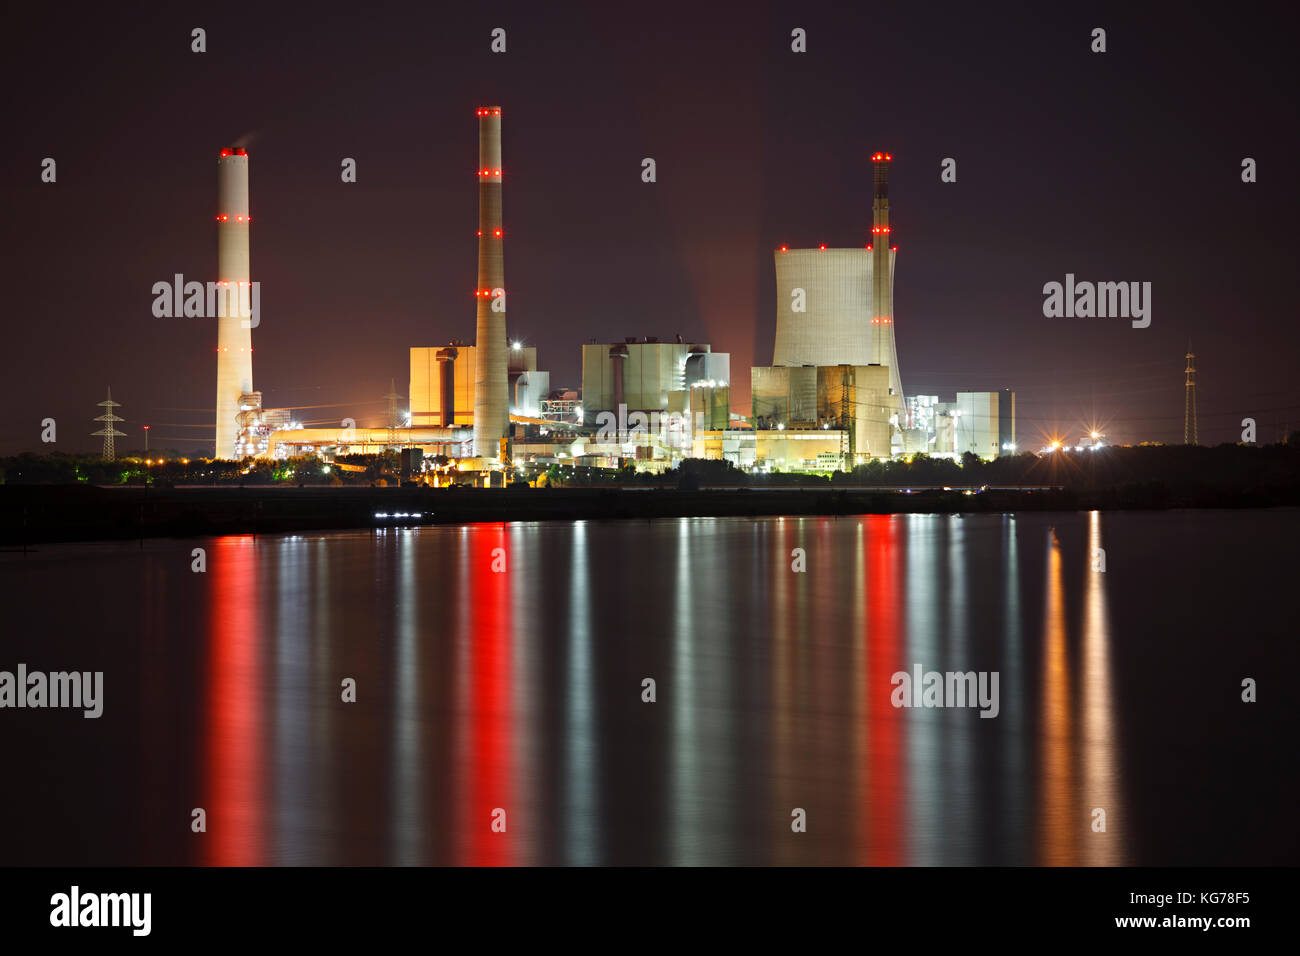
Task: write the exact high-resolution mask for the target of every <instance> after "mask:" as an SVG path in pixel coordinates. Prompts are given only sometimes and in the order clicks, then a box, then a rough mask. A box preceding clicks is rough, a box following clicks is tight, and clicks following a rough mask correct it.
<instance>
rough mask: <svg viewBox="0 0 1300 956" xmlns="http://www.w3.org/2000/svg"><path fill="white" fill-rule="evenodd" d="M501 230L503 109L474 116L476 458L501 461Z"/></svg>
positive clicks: (505, 399)
mask: <svg viewBox="0 0 1300 956" xmlns="http://www.w3.org/2000/svg"><path fill="white" fill-rule="evenodd" d="M503 242H504V237H503V230H502V226H501V108H500V107H499V106H488V107H481V108H480V109H479V110H478V286H477V287H476V288H475V290H474V296H475V298H476V300H477V305H478V321H477V325H476V329H475V336H474V345H475V349H474V365H475V367H474V455H475V457H478V458H499V457H500V456H501V440H502V439H503V438H505V437H506V431H507V428H508V426H509V416H510V404H509V403H510V388H509V381H508V371H509V369H508V361H507V359H508V352H507V351H506V290H505V256H504V254H503V252H502V244H503Z"/></svg>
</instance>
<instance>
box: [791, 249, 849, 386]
mask: <svg viewBox="0 0 1300 956" xmlns="http://www.w3.org/2000/svg"><path fill="white" fill-rule="evenodd" d="M872 263H873V259H872V255H871V253H869V252H867V250H865V249H788V250H784V249H783V250H778V251H777V253H776V347H775V349H774V350H773V354H772V364H773V365H868V364H870V363H871V362H872V361H873V359H872V358H871V347H872V331H873V329H874V326H872V324H871V289H872V281H871V280H872V272H871V270H872Z"/></svg>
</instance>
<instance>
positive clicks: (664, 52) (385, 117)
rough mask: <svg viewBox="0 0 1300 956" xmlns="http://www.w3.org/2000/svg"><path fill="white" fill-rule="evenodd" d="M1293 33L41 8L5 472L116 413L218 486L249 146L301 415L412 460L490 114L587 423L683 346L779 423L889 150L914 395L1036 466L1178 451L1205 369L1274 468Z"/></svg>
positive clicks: (870, 20)
mask: <svg viewBox="0 0 1300 956" xmlns="http://www.w3.org/2000/svg"><path fill="white" fill-rule="evenodd" d="M1283 9H1284V7H1283V6H1282V5H1265V6H1261V7H1260V8H1252V7H1250V6H1248V5H1243V4H1230V5H1218V6H1215V7H1211V8H1210V10H1211V11H1212V13H1202V12H1197V11H1195V10H1192V9H1188V8H1186V7H1184V6H1172V5H1170V6H1168V7H1165V8H1164V9H1162V10H1156V11H1139V12H1135V11H1132V10H1130V9H1128V8H1127V5H1121V4H1117V5H1113V6H1104V5H1097V4H1080V5H1073V6H1070V7H1066V8H1058V7H1057V5H1035V6H1033V7H1028V6H1006V7H1002V6H997V5H991V4H963V5H962V8H961V10H960V12H945V10H944V8H943V5H934V4H900V3H893V4H871V3H854V4H851V5H850V4H842V5H840V4H808V3H783V4H763V3H745V4H737V5H725V6H724V5H706V4H680V5H677V4H667V3H660V2H652V3H640V4H619V3H600V4H597V3H592V4H538V3H535V2H534V3H528V4H519V5H510V4H503V3H492V4H483V3H461V4H407V5H387V4H375V3H364V4H363V3H356V4H346V5H343V4H310V5H302V6H300V7H298V8H289V9H284V10H269V9H267V7H266V5H260V4H200V5H194V6H192V7H188V8H187V7H186V5H184V4H165V5H161V4H160V5H158V6H157V8H156V9H154V10H137V9H135V5H129V4H113V5H100V6H99V7H97V8H95V12H92V13H83V12H81V11H79V10H77V11H74V10H72V9H70V8H62V7H59V6H55V5H41V4H25V5H23V9H22V10H21V11H20V12H16V13H15V12H12V11H11V12H9V13H7V14H6V21H7V22H6V24H5V31H4V32H5V36H6V40H7V43H6V57H5V62H4V64H3V66H0V70H2V71H3V76H4V89H5V91H6V101H7V102H6V106H7V110H6V112H7V114H8V117H9V122H8V123H7V129H8V132H9V135H10V141H9V143H8V145H7V148H6V149H5V150H4V151H3V155H2V158H0V172H2V175H0V188H3V191H4V208H5V211H6V215H5V217H4V225H5V229H6V232H7V236H6V239H5V243H4V248H5V263H6V268H5V275H6V283H5V286H6V291H7V299H8V302H9V306H10V308H9V309H8V316H7V319H6V333H7V336H6V346H7V347H6V348H5V350H4V356H3V360H4V367H5V372H6V379H7V383H6V388H5V391H4V395H5V401H4V403H3V407H2V409H0V453H2V454H14V453H17V452H19V451H23V450H38V451H41V450H44V451H48V450H52V449H58V450H61V451H89V450H93V449H96V448H98V447H99V439H95V438H92V437H90V434H89V433H90V432H91V431H93V430H94V429H95V428H97V427H99V426H98V425H97V424H95V423H93V422H92V421H91V419H92V418H93V416H94V415H96V414H99V409H97V408H96V407H95V403H96V402H97V401H100V400H101V399H102V398H103V396H104V388H105V386H108V385H111V386H112V388H113V397H114V398H115V399H117V400H118V401H120V402H122V403H123V407H122V408H121V409H120V410H119V414H121V415H123V416H124V417H125V418H126V419H127V424H126V425H125V426H124V428H123V430H124V431H126V432H127V433H128V436H129V437H128V438H127V439H119V442H118V447H119V449H122V448H138V447H140V446H141V444H142V443H141V441H140V436H141V432H140V425H141V424H142V423H150V424H151V425H152V426H153V430H152V431H151V440H150V441H151V446H152V447H173V448H177V449H181V450H183V451H186V452H188V453H197V452H201V451H202V450H203V447H204V442H207V443H208V445H207V447H208V449H209V451H210V448H211V444H210V443H211V441H212V412H211V409H212V406H213V404H214V398H215V394H214V393H215V375H216V362H215V354H214V348H215V343H216V323H215V321H213V320H205V319H193V318H191V319H184V318H171V319H158V318H155V317H154V316H153V315H152V312H151V305H152V302H153V294H152V292H151V287H152V285H153V283H155V282H157V281H161V280H168V281H169V280H170V279H171V277H172V275H173V274H174V273H177V272H180V273H184V274H185V276H186V278H187V279H190V278H192V279H199V280H203V281H206V280H208V279H215V278H216V274H215V273H216V229H217V227H216V224H215V222H214V221H213V216H214V214H215V213H216V212H217V210H216V160H217V154H218V151H219V150H220V149H221V147H224V146H232V145H243V146H246V147H247V149H248V152H249V156H250V178H251V189H252V215H253V219H254V224H253V227H252V273H253V278H254V279H256V280H259V281H260V282H261V284H262V301H261V312H262V314H261V324H260V326H259V327H258V329H257V330H256V331H255V332H254V336H253V341H254V347H255V354H254V382H255V385H256V386H257V387H258V388H260V389H261V390H262V391H263V395H264V402H265V404H266V405H267V406H268V407H283V406H286V405H288V406H301V407H302V409H301V411H299V412H298V417H300V418H301V419H303V420H305V421H307V422H309V423H318V424H322V425H337V424H338V423H339V421H340V420H341V419H342V418H343V417H345V416H352V417H355V418H356V420H357V422H358V424H361V425H370V424H381V422H382V420H383V418H384V415H385V408H386V403H385V401H384V399H383V398H382V396H383V395H384V394H385V393H386V392H387V391H388V388H389V380H390V379H395V380H396V383H397V388H398V391H399V392H403V393H405V391H406V390H407V381H408V376H409V366H408V355H407V349H408V348H409V347H411V346H429V345H442V344H445V343H446V342H447V341H448V340H450V339H452V338H461V339H465V340H467V341H472V339H473V335H474V297H473V289H474V286H475V261H476V260H475V248H476V247H475V236H474V231H475V228H476V217H477V187H476V177H475V172H474V171H475V168H476V161H477V120H476V117H475V115H474V110H475V107H477V106H479V105H487V104H494V105H500V106H502V108H503V149H504V168H505V176H504V184H505V186H504V209H505V227H506V260H505V262H506V288H507V289H508V293H509V301H510V309H509V313H508V321H509V335H510V337H511V338H521V339H523V340H525V341H526V342H527V343H529V344H531V345H536V346H538V348H539V364H540V365H541V367H543V368H547V369H550V370H551V373H552V374H551V381H552V385H553V386H560V385H570V386H574V387H578V386H580V385H581V377H580V371H579V358H580V346H581V345H582V344H583V343H585V342H590V341H592V340H597V341H601V342H608V341H614V340H619V339H621V338H622V337H623V336H628V335H638V336H640V335H658V336H660V337H661V338H665V339H668V340H671V339H672V336H673V335H674V334H676V333H680V334H682V335H683V337H684V338H686V339H687V340H702V341H707V342H709V343H711V344H712V346H713V348H714V349H715V350H717V351H724V352H730V353H731V356H732V360H731V361H732V369H733V378H734V379H735V380H736V388H735V394H734V396H733V410H739V411H741V412H742V413H748V410H749V409H748V404H749V394H748V392H749V381H748V380H749V372H748V369H749V367H750V366H751V365H753V364H768V363H770V362H771V359H772V344H773V333H774V328H775V301H774V300H775V279H774V276H773V267H772V253H773V250H774V249H775V248H776V247H777V246H779V245H781V244H782V243H786V244H788V245H790V246H791V247H801V246H815V245H817V244H819V243H826V244H827V245H829V246H853V245H861V244H865V243H866V242H867V241H868V240H869V238H870V225H871V164H870V162H869V156H870V154H871V153H872V152H874V151H876V150H888V151H890V152H891V153H892V154H893V156H894V162H893V164H892V169H891V189H890V195H891V207H892V208H891V212H892V222H893V226H894V239H895V241H896V244H897V245H898V246H899V254H898V265H897V272H896V285H895V315H896V322H897V336H898V351H899V357H900V364H901V372H902V379H903V385H904V389H905V390H906V391H907V393H908V394H913V393H938V394H939V395H940V396H941V398H948V399H950V398H951V397H952V396H951V394H950V393H951V392H953V391H955V390H957V389H962V390H984V389H995V388H1001V387H1010V388H1012V389H1014V390H1015V391H1016V393H1017V412H1018V427H1017V431H1018V434H1019V436H1020V437H1021V441H1022V446H1026V445H1033V446H1035V447H1036V446H1037V443H1038V441H1039V439H1040V438H1042V437H1044V436H1046V435H1047V434H1048V433H1049V432H1053V431H1056V430H1059V431H1060V432H1062V433H1063V435H1064V436H1065V437H1068V438H1074V437H1077V436H1078V434H1080V433H1081V432H1082V430H1084V429H1085V428H1086V427H1087V426H1090V425H1091V424H1093V422H1094V421H1095V422H1097V423H1099V424H1101V425H1102V426H1104V429H1105V431H1106V432H1107V434H1108V435H1109V436H1110V438H1111V439H1112V440H1114V441H1141V440H1152V441H1172V442H1177V441H1181V440H1182V428H1183V388H1182V382H1183V375H1182V368H1183V353H1184V352H1185V351H1186V348H1187V345H1188V342H1189V341H1190V342H1191V345H1192V348H1193V350H1194V351H1195V352H1196V354H1197V365H1198V368H1199V369H1200V374H1199V383H1200V384H1199V406H1200V438H1201V441H1202V443H1207V444H1212V443H1218V442H1221V441H1235V440H1238V439H1239V437H1240V431H1241V426H1240V421H1241V419H1242V418H1245V417H1253V418H1255V419H1256V420H1257V422H1258V425H1259V440H1260V441H1275V440H1277V439H1278V438H1279V437H1280V434H1281V430H1282V429H1283V427H1285V426H1289V427H1290V429H1291V430H1295V429H1297V428H1300V384H1297V380H1296V376H1295V375H1294V373H1293V370H1294V366H1295V363H1296V362H1297V361H1298V360H1300V332H1298V331H1297V325H1296V308H1295V305H1294V286H1295V283H1296V277H1297V269H1296V254H1297V241H1296V213H1297V208H1298V204H1297V193H1298V192H1300V190H1298V188H1297V171H1296V163H1297V156H1298V155H1300V154H1298V152H1297V145H1298V144H1297V139H1298V138H1300V137H1298V136H1297V124H1296V112H1297V110H1296V101H1295V100H1296V97H1295V91H1296V84H1295V75H1294V51H1293V49H1292V48H1291V45H1292V43H1293V35H1292V32H1291V31H1290V29H1289V25H1290V24H1289V22H1288V21H1284V20H1282V19H1278V18H1280V17H1281V16H1282V14H1281V13H1280V12H1279V11H1281V10H1283ZM196 26H199V27H203V28H205V29H206V30H207V46H208V52H206V53H204V54H195V53H192V52H190V42H191V40H190V31H191V29H192V28H193V27H196ZM498 26H499V27H503V28H505V29H506V31H507V44H508V52H506V53H505V54H503V55H498V54H493V53H492V52H490V49H489V44H490V39H491V37H490V34H491V31H492V29H493V28H494V27H498ZM1098 26H1100V27H1104V28H1105V29H1106V30H1107V44H1108V52H1106V53H1105V54H1094V53H1092V52H1090V50H1089V46H1090V42H1091V36H1090V35H1091V31H1092V29H1093V28H1094V27H1098ZM795 27H802V28H804V29H805V30H806V31H807V37H808V52H807V53H806V54H795V53H792V52H791V50H790V32H791V30H792V29H793V28H795ZM47 156H48V157H53V158H54V159H55V160H56V161H57V164H58V165H57V171H58V181H57V182H56V183H54V184H44V183H42V182H41V181H40V173H41V161H42V159H43V158H45V157H47ZM1248 156H1249V157H1253V158H1254V159H1255V160H1256V161H1257V162H1258V182H1256V183H1253V184H1244V183H1243V182H1242V181H1241V161H1242V159H1243V157H1248ZM344 157H353V158H355V159H356V161H357V171H358V182H357V183H356V184H344V183H342V182H341V181H340V175H339V173H340V162H341V161H342V159H343V158H344ZM643 157H653V158H654V159H655V160H656V163H657V167H658V182H656V183H654V184H646V183H643V182H642V181H641V160H642V158H643ZM945 157H953V158H955V159H956V160H957V172H958V181H957V182H956V183H955V184H946V183H942V182H941V181H940V176H939V174H940V162H941V160H942V159H943V158H945ZM1067 272H1073V273H1074V274H1075V275H1076V277H1077V278H1078V279H1080V280H1084V279H1086V280H1092V281H1149V282H1151V283H1152V285H1153V312H1152V323H1151V326H1150V327H1149V328H1147V329H1134V328H1132V327H1131V326H1130V324H1129V322H1128V321H1127V320H1124V319H1097V318H1092V319H1080V318H1056V319H1048V318H1045V317H1044V316H1043V313H1042V304H1043V294H1042V287H1043V284H1044V283H1045V282H1049V281H1053V280H1055V281H1058V282H1059V281H1063V280H1064V277H1065V274H1066V273H1067ZM46 417H53V418H55V419H56V420H57V422H58V438H59V441H58V443H57V445H55V446H50V445H42V444H41V442H40V431H41V426H40V423H41V420H42V419H43V418H46Z"/></svg>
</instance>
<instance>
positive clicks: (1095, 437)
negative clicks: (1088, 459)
mask: <svg viewBox="0 0 1300 956" xmlns="http://www.w3.org/2000/svg"><path fill="white" fill-rule="evenodd" d="M1100 437H1101V432H1093V433H1092V440H1093V441H1096V440H1097V439H1098V438H1100Z"/></svg>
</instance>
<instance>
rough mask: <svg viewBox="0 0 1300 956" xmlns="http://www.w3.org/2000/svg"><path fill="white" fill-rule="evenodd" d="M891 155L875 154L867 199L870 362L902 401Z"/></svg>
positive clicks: (872, 158) (872, 160) (872, 159)
mask: <svg viewBox="0 0 1300 956" xmlns="http://www.w3.org/2000/svg"><path fill="white" fill-rule="evenodd" d="M893 158H894V157H892V156H891V155H889V153H876V154H875V155H873V156H872V157H871V162H872V163H873V166H874V172H875V176H874V179H875V190H874V198H873V199H872V202H871V272H872V275H871V293H872V295H871V301H872V313H871V315H872V318H871V361H872V362H873V363H874V364H876V365H887V366H889V387H890V388H891V389H892V390H893V393H894V394H895V395H897V396H899V402H900V403H901V402H902V400H903V399H902V396H903V382H902V376H901V375H900V374H899V371H898V349H897V347H896V346H895V343H894V245H893V235H892V230H891V229H890V226H889V164H890V162H891V161H892V160H893Z"/></svg>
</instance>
